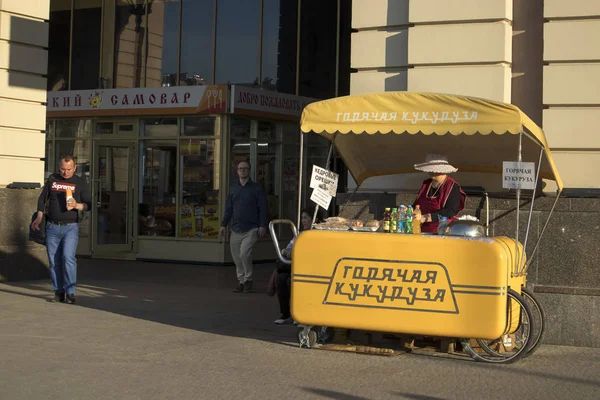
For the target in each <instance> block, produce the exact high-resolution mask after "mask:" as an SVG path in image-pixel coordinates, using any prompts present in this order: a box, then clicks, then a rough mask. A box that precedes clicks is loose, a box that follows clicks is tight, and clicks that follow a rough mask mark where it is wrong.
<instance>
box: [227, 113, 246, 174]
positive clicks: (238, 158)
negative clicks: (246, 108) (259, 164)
mask: <svg viewBox="0 0 600 400" xmlns="http://www.w3.org/2000/svg"><path fill="white" fill-rule="evenodd" d="M250 126H251V123H250V120H249V119H244V118H232V119H231V126H230V134H231V153H230V154H231V157H230V165H229V177H230V182H231V183H233V182H236V181H237V179H238V176H237V165H238V164H239V163H240V162H242V161H250V162H251V157H250Z"/></svg>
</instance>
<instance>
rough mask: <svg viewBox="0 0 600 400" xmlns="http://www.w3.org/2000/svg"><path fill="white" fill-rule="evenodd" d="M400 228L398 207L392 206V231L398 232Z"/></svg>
mask: <svg viewBox="0 0 600 400" xmlns="http://www.w3.org/2000/svg"><path fill="white" fill-rule="evenodd" d="M397 230H398V209H397V208H392V213H391V214H390V232H391V233H396V231H397Z"/></svg>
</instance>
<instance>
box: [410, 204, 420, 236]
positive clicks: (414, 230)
mask: <svg viewBox="0 0 600 400" xmlns="http://www.w3.org/2000/svg"><path fill="white" fill-rule="evenodd" d="M421 217H422V214H421V206H419V205H417V206H416V207H415V212H414V216H413V224H412V233H413V234H414V235H420V234H421Z"/></svg>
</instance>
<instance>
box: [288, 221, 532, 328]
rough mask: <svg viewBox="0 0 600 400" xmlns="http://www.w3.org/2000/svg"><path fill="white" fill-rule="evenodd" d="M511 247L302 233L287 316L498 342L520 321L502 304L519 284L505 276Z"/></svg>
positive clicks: (497, 240) (478, 241) (497, 241)
mask: <svg viewBox="0 0 600 400" xmlns="http://www.w3.org/2000/svg"><path fill="white" fill-rule="evenodd" d="M516 248H517V246H516V242H515V241H514V239H510V238H507V237H494V238H473V239H468V238H463V237H460V238H459V237H451V236H436V235H404V234H385V233H363V232H351V231H349V232H332V231H317V230H312V231H307V232H304V233H302V234H301V235H300V236H298V238H297V240H296V243H295V245H294V248H293V256H292V259H293V263H292V280H291V284H292V301H291V307H292V315H293V317H294V319H295V320H296V321H298V322H299V323H302V324H305V325H313V326H319V325H321V326H330V327H339V328H349V329H359V330H371V331H380V332H390V333H408V334H410V333H413V334H420V335H425V336H444V337H466V338H483V339H494V338H498V337H500V336H501V335H502V334H504V333H507V332H509V331H514V330H515V329H517V327H516V326H511V323H510V321H513V320H516V321H518V320H519V318H512V317H511V315H510V314H511V310H510V309H509V308H510V307H507V304H509V303H508V302H507V290H508V288H512V289H513V290H515V291H517V292H520V288H521V285H522V284H524V282H525V276H524V275H521V276H518V277H517V276H513V275H514V274H513V273H512V271H514V270H515V268H514V265H515V263H517V262H519V263H520V262H521V259H520V256H521V254H519V255H518V256H517V255H515V251H516ZM518 248H519V252H521V251H522V246H520V245H519V246H518ZM516 310H517V311H518V307H517V308H516ZM509 317H510V318H509ZM513 325H514V324H513Z"/></svg>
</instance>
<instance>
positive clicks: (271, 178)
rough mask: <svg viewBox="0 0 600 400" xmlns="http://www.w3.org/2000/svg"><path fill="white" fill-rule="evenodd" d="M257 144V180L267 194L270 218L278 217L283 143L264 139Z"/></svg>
mask: <svg viewBox="0 0 600 400" xmlns="http://www.w3.org/2000/svg"><path fill="white" fill-rule="evenodd" d="M257 145H258V149H257V160H256V182H257V183H258V184H259V185H260V186H261V187H262V188H263V190H264V191H265V196H267V204H268V206H269V220H272V219H278V218H279V217H280V215H279V201H280V200H281V157H280V148H281V145H280V144H276V143H266V142H262V141H259V142H258V143H257Z"/></svg>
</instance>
